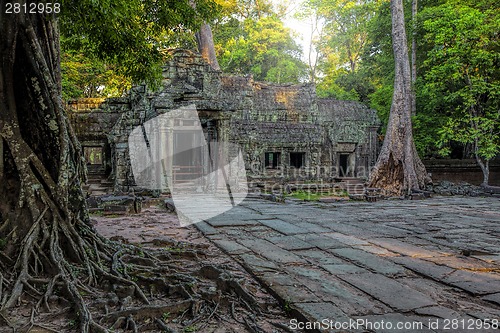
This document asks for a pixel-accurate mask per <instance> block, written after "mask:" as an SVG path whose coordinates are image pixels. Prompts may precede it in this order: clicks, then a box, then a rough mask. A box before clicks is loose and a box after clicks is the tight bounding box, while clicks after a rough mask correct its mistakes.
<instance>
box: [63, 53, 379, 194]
mask: <svg viewBox="0 0 500 333" xmlns="http://www.w3.org/2000/svg"><path fill="white" fill-rule="evenodd" d="M187 105H192V106H193V105H194V106H195V107H196V110H197V111H198V116H199V125H201V128H202V129H203V133H204V134H205V138H206V139H208V140H209V141H215V142H217V141H224V142H231V143H235V144H237V145H238V146H239V147H241V149H242V152H243V156H244V160H245V166H246V169H247V177H248V180H249V182H250V183H252V184H257V185H258V184H262V183H266V182H278V183H281V184H284V183H289V182H296V181H302V182H304V181H324V182H331V181H333V180H334V179H337V178H342V177H357V178H366V177H367V176H368V172H369V170H370V167H371V166H373V165H374V164H375V161H376V157H377V148H378V146H379V143H378V140H377V129H378V128H379V125H380V123H379V120H378V118H377V115H376V111H375V110H372V109H369V108H367V107H366V106H364V105H363V104H361V103H358V102H353V101H338V100H334V99H321V98H318V97H317V96H316V94H315V87H314V86H313V85H310V84H302V85H275V84H268V83H262V82H255V81H254V80H253V79H252V78H251V77H250V76H248V77H242V76H232V75H226V74H224V73H221V72H220V71H214V70H213V69H211V67H210V66H209V65H208V64H207V63H206V62H205V61H204V60H203V59H202V58H201V56H200V55H198V54H194V53H192V52H189V51H185V50H177V51H175V52H173V55H172V58H171V60H170V62H169V63H168V64H167V65H166V66H165V67H164V69H163V81H162V85H161V88H160V89H159V90H157V91H154V92H153V91H149V90H148V89H147V88H146V87H145V86H137V87H135V88H133V89H132V90H131V91H130V92H129V94H128V95H127V97H124V98H110V99H107V100H103V99H82V100H75V101H69V102H68V108H69V110H70V112H69V114H70V118H71V121H72V123H73V125H74V128H75V130H76V133H77V136H78V137H79V139H80V141H81V144H82V146H83V149H84V152H85V156H86V158H87V161H88V165H89V168H90V170H93V171H94V172H95V173H100V174H101V175H102V176H103V177H106V179H108V181H110V182H111V183H110V184H111V185H112V186H113V188H114V189H115V190H117V191H127V190H129V189H131V188H133V187H135V186H136V184H135V181H134V175H133V173H132V170H131V163H130V155H129V149H128V148H129V147H128V138H129V135H130V133H131V132H132V131H133V129H134V128H137V126H140V125H141V124H143V123H144V122H146V121H148V120H150V119H153V118H155V117H157V116H159V115H162V114H165V113H168V112H170V111H171V110H174V109H177V108H179V107H183V106H187ZM176 137H177V140H184V141H185V140H194V139H192V138H191V139H190V137H189V135H182V133H179V134H178V135H177V136H176ZM196 160H197V159H192V160H191V162H190V164H191V165H177V166H176V167H177V168H175V170H178V171H179V174H182V173H186V172H195V171H194V170H196V167H198V166H197V165H194V164H196V163H198V162H196ZM202 160H203V158H200V159H198V161H202ZM199 163H201V162H199ZM174 164H175V161H174Z"/></svg>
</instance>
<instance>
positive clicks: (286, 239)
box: [266, 236, 314, 250]
mask: <svg viewBox="0 0 500 333" xmlns="http://www.w3.org/2000/svg"><path fill="white" fill-rule="evenodd" d="M266 239H267V240H268V241H270V242H271V243H273V244H275V245H277V246H279V247H281V248H282V249H285V250H307V249H311V248H314V246H312V245H311V244H309V243H306V242H304V241H303V240H300V239H299V238H297V237H295V236H282V237H266Z"/></svg>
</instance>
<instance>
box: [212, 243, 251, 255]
mask: <svg viewBox="0 0 500 333" xmlns="http://www.w3.org/2000/svg"><path fill="white" fill-rule="evenodd" d="M213 242H214V243H215V244H216V245H217V246H219V247H220V248H222V250H224V252H226V253H228V254H242V253H248V252H251V251H250V250H249V249H248V248H246V247H244V246H243V245H241V244H239V243H238V242H236V241H233V240H229V239H216V240H213Z"/></svg>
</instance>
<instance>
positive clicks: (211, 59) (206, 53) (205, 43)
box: [196, 23, 220, 70]
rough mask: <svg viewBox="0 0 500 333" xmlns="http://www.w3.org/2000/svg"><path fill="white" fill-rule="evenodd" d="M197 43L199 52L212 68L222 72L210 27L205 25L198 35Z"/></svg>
mask: <svg viewBox="0 0 500 333" xmlns="http://www.w3.org/2000/svg"><path fill="white" fill-rule="evenodd" d="M196 41H197V42H198V51H199V52H200V53H201V56H202V57H203V59H205V60H206V61H207V62H208V63H209V64H210V66H211V67H212V68H213V69H215V70H220V66H219V63H218V62H217V56H216V54H215V45H214V37H213V35H212V29H211V28H210V25H208V24H207V23H204V24H202V25H201V27H200V30H199V31H198V32H197V33H196Z"/></svg>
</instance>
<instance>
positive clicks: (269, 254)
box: [238, 238, 306, 264]
mask: <svg viewBox="0 0 500 333" xmlns="http://www.w3.org/2000/svg"><path fill="white" fill-rule="evenodd" d="M238 243H240V244H241V245H243V246H244V247H247V248H249V249H251V250H252V251H253V252H255V253H257V254H259V255H261V256H262V257H265V258H267V259H269V260H271V261H273V262H276V263H287V264H291V263H304V264H305V263H306V260H305V259H303V258H301V257H299V256H297V255H296V254H294V253H293V252H290V251H286V250H283V249H282V248H280V247H278V246H276V245H274V244H273V243H271V242H268V241H266V240H263V239H258V238H250V239H240V240H238Z"/></svg>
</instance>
